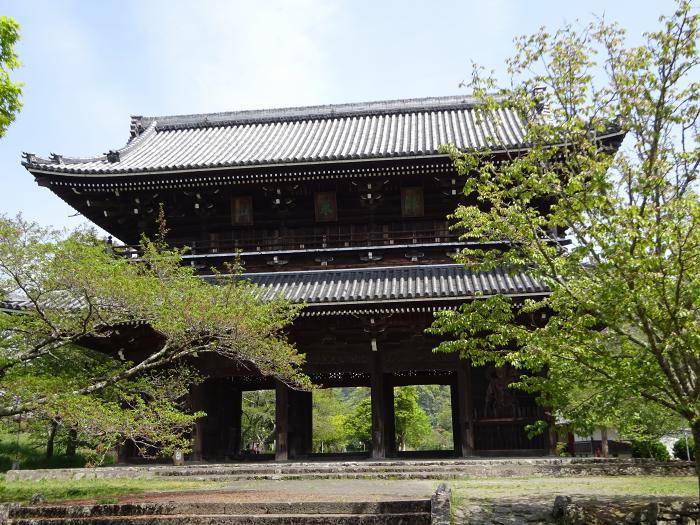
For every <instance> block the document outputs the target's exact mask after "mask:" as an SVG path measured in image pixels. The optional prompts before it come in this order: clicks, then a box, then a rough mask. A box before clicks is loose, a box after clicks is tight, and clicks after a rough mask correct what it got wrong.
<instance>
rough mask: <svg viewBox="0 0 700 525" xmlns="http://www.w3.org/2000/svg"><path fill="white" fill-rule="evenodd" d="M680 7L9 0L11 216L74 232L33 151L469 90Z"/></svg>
mask: <svg viewBox="0 0 700 525" xmlns="http://www.w3.org/2000/svg"><path fill="white" fill-rule="evenodd" d="M673 5H674V4H673V2H672V1H670V0H657V1H651V0H646V1H644V0H636V1H634V0H612V1H611V0H608V1H599V0H595V1H578V2H577V1H569V0H559V1H551V0H543V1H536V0H529V1H526V0H519V1H518V0H489V1H483V0H482V1H479V2H475V1H471V0H469V1H453V2H446V1H445V2H443V1H432V2H428V1H423V2H417V1H410V0H400V1H393V0H392V1H382V0H374V1H365V0H345V1H336V0H284V1H282V0H279V1H265V0H258V1H236V0H227V1H225V0H220V1H219V0H197V1H195V0H167V1H158V0H134V1H129V0H122V1H117V0H99V1H96V0H80V1H78V0H75V1H69V0H65V1H64V0H14V1H13V0H2V2H0V14H4V15H9V16H12V17H14V18H15V19H17V21H18V22H19V23H20V25H21V33H22V41H21V42H20V44H19V46H18V52H19V54H20V58H21V60H22V62H23V64H24V65H23V67H22V69H20V70H18V71H17V73H16V75H15V77H16V78H17V79H18V80H21V81H22V82H24V83H25V88H24V108H23V110H22V112H21V113H20V114H19V116H18V118H17V121H16V122H15V123H14V124H13V125H12V126H11V127H10V129H9V131H8V134H7V135H6V137H5V138H3V139H2V140H0V180H1V183H2V184H1V186H0V187H1V188H2V190H1V191H0V212H3V213H7V214H10V215H15V214H17V213H18V212H21V213H22V214H23V215H24V216H25V217H27V218H31V219H34V220H37V221H39V222H40V223H42V224H45V225H54V226H57V227H71V226H77V225H78V224H80V223H81V222H82V221H83V219H82V218H81V217H79V216H78V217H70V216H71V215H73V214H74V213H75V212H74V210H72V208H70V207H69V206H67V205H66V204H64V203H63V202H62V201H61V200H60V199H58V197H56V196H54V195H53V194H52V193H51V192H50V191H49V190H48V189H46V188H40V187H38V186H37V185H36V184H35V183H34V180H33V178H32V177H31V175H29V173H28V172H26V171H25V170H24V168H23V167H22V166H21V165H20V161H21V152H22V151H29V152H33V153H37V154H39V155H42V156H46V155H48V154H49V153H50V152H56V153H61V154H63V155H66V156H90V155H94V154H99V153H103V152H105V151H107V150H109V149H115V148H117V147H121V146H122V145H123V144H124V143H125V142H126V140H127V138H128V133H129V117H130V115H165V114H181V113H200V112H215V111H228V110H239V109H256V108H273V107H286V106H299V105H315V104H332V103H342V102H359V101H368V100H382V99H394V98H408V97H423V96H438V95H452V94H458V93H460V92H462V91H463V90H460V88H459V87H458V84H459V82H460V81H461V80H463V79H465V78H466V77H467V76H468V74H469V72H470V68H471V61H474V62H477V63H480V64H483V65H485V66H486V67H488V68H490V69H494V70H496V72H501V71H502V65H503V61H504V59H505V58H506V57H508V56H509V55H510V54H511V52H512V49H513V46H512V40H513V37H515V36H517V35H521V34H527V33H532V32H534V31H536V30H537V28H538V27H540V26H541V25H546V26H548V27H552V28H554V27H558V26H561V25H562V24H564V23H565V22H573V21H575V20H577V19H578V20H582V21H588V20H590V19H591V18H592V16H593V15H594V14H595V15H600V14H605V17H606V18H607V19H609V20H616V21H618V22H620V23H621V24H622V25H623V26H624V27H625V28H627V30H628V32H629V35H630V39H631V41H633V42H635V43H639V41H640V40H641V34H642V32H643V31H646V30H649V29H655V28H656V25H657V24H656V20H657V18H658V16H659V14H661V13H662V12H666V13H670V12H671V11H672V9H673Z"/></svg>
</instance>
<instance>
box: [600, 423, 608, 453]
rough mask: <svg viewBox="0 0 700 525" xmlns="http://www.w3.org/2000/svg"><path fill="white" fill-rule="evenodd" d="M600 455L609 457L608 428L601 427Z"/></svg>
mask: <svg viewBox="0 0 700 525" xmlns="http://www.w3.org/2000/svg"><path fill="white" fill-rule="evenodd" d="M600 454H601V456H603V457H604V458H607V457H608V427H600Z"/></svg>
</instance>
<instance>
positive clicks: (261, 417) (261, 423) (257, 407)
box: [241, 390, 275, 452]
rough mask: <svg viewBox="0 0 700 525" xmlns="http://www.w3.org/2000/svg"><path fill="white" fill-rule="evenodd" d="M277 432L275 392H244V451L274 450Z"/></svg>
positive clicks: (242, 443) (242, 442)
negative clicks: (275, 432)
mask: <svg viewBox="0 0 700 525" xmlns="http://www.w3.org/2000/svg"><path fill="white" fill-rule="evenodd" d="M274 430H275V391H274V390H255V391H251V392H243V402H242V411H241V446H242V448H243V450H244V451H245V450H254V451H256V452H268V451H271V450H272V444H273V443H274V439H275V436H274Z"/></svg>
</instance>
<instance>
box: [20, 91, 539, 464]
mask: <svg viewBox="0 0 700 525" xmlns="http://www.w3.org/2000/svg"><path fill="white" fill-rule="evenodd" d="M524 125H525V124H524V122H523V121H522V120H521V119H520V118H519V117H518V116H517V115H516V114H515V113H513V112H509V111H506V110H501V111H499V113H498V114H497V115H495V116H493V118H488V119H486V118H483V115H481V114H480V111H479V106H478V104H477V103H476V101H475V100H473V99H470V98H468V97H465V96H451V97H436V98H425V99H410V100H395V101H385V102H372V103H359V104H340V105H329V106H315V107H302V108H289V109H278V110H261V111H239V112H229V113H215V114H201V115H182V116H168V117H141V116H137V117H132V120H131V130H130V138H129V140H128V143H127V144H126V146H125V147H123V148H121V149H115V150H111V151H109V152H108V153H106V154H104V155H101V156H97V157H94V158H80V159H78V158H69V157H64V156H61V155H52V156H51V157H50V158H48V159H44V158H39V157H37V156H35V155H32V154H25V159H24V165H25V167H26V168H27V170H29V172H31V174H32V175H33V176H34V177H35V179H36V181H37V183H38V184H39V185H41V186H45V187H47V188H49V189H50V190H51V191H53V192H54V193H55V194H56V195H57V196H59V197H60V198H61V199H63V200H64V201H66V202H67V203H68V204H70V205H71V206H72V207H73V208H75V209H76V210H77V211H79V212H80V213H81V214H82V215H84V216H85V217H86V218H87V219H89V220H91V221H92V222H94V223H95V224H97V225H98V226H100V227H101V228H103V229H104V230H106V231H107V232H109V233H110V234H111V235H113V236H114V237H116V238H117V239H119V240H121V241H122V242H123V243H124V244H125V245H126V246H124V247H122V248H120V249H121V250H123V251H124V252H125V253H127V254H128V252H129V250H130V248H129V246H130V245H136V244H137V243H138V241H139V238H140V235H141V234H142V233H146V234H153V233H154V232H155V229H156V227H157V226H156V217H157V215H158V212H159V209H160V208H161V206H162V208H163V210H164V213H165V217H166V221H167V225H168V228H169V232H168V238H167V240H168V241H169V242H170V243H171V244H172V245H174V246H183V245H186V246H189V247H191V251H190V252H189V253H188V254H187V255H185V256H184V257H185V260H186V261H187V263H188V264H191V265H192V266H193V267H194V268H196V269H197V271H198V272H199V273H200V274H201V275H202V277H203V278H207V276H208V275H211V274H212V271H213V270H212V269H217V270H221V271H226V267H227V263H231V262H232V261H234V260H240V263H241V264H242V266H243V268H244V271H245V272H244V276H245V277H246V278H247V279H250V280H251V281H253V282H254V283H256V284H258V285H259V286H260V287H262V288H263V289H264V293H265V294H267V295H268V296H273V295H280V294H281V295H282V296H284V297H286V298H288V299H289V300H291V301H295V302H300V303H303V304H304V305H305V307H304V308H303V310H302V311H301V313H300V315H299V316H298V318H297V319H296V320H295V321H294V323H293V326H291V328H290V333H289V337H290V339H291V340H292V341H294V342H295V344H296V345H297V347H298V349H299V351H300V352H302V353H304V354H306V357H307V362H306V365H305V371H306V372H307V373H308V374H309V376H310V377H311V378H312V380H313V381H314V383H316V384H318V385H322V386H323V387H350V386H364V387H369V388H370V390H371V406H372V447H371V451H370V452H368V455H371V457H374V458H383V457H391V456H396V455H399V454H400V452H399V451H397V447H396V439H395V430H394V401H393V399H394V387H397V386H402V385H419V384H441V385H449V387H450V389H451V406H452V421H453V436H454V450H453V453H454V455H455V456H472V455H514V454H527V455H537V454H546V453H547V452H548V451H549V450H550V447H551V445H552V444H551V443H550V442H549V438H548V436H547V435H541V436H537V437H534V438H529V437H528V435H527V432H526V430H525V426H526V425H528V424H531V423H533V422H534V421H536V420H538V419H541V418H542V417H543V416H544V412H543V409H542V408H541V407H539V406H538V405H537V404H536V402H535V400H534V398H533V397H532V396H530V395H527V394H525V393H522V392H518V391H515V390H512V389H510V388H508V384H509V383H510V382H511V381H512V380H513V373H512V371H509V370H507V369H494V368H492V367H478V368H477V367H472V366H470V364H469V363H467V362H465V361H463V360H460V359H459V358H458V356H457V355H454V354H438V353H434V352H433V349H434V348H435V347H436V346H437V344H438V343H439V340H438V339H437V338H436V337H434V336H430V335H427V334H426V333H425V329H426V328H427V327H428V326H430V324H431V322H432V320H433V315H434V312H436V311H439V310H442V309H454V308H458V307H459V305H460V304H462V303H464V302H465V301H472V300H479V298H484V297H488V296H492V295H495V294H505V295H508V296H512V297H515V298H522V299H525V298H534V299H537V298H541V297H543V296H545V295H546V294H547V293H548V290H547V288H546V287H544V286H543V285H541V284H540V283H538V282H536V281H533V280H532V279H530V278H529V277H528V276H527V275H525V274H522V273H515V274H514V273H510V272H507V271H505V270H493V271H491V272H488V273H474V272H472V271H470V270H469V269H468V268H465V267H464V266H462V265H460V264H456V263H455V262H454V260H453V258H452V256H453V255H454V253H455V252H456V251H458V250H460V248H462V247H464V246H467V245H472V246H473V245H479V243H480V241H479V239H463V238H461V237H460V232H459V231H458V230H454V229H451V228H450V221H449V219H448V218H447V217H448V215H449V214H450V213H452V212H453V211H454V209H455V208H456V207H457V205H458V204H460V203H462V204H466V205H469V204H474V205H475V204H476V201H474V202H469V199H470V198H469V197H465V195H464V194H463V191H462V188H463V185H464V182H463V181H461V180H460V178H459V177H458V176H457V174H456V172H455V170H454V168H453V166H452V164H451V162H450V160H449V159H448V158H447V156H445V155H443V154H441V153H440V152H439V147H440V145H442V144H447V143H450V144H453V145H455V146H457V147H458V148H461V149H464V150H469V149H484V148H491V149H492V150H493V155H494V156H495V157H496V158H498V157H499V156H505V155H507V154H513V152H517V151H522V150H523V149H525V148H526V147H527V145H526V144H524V143H523V136H524ZM141 350H142V351H143V350H144V349H143V348H142V349H141ZM198 366H199V367H200V369H201V370H202V372H203V373H204V374H205V375H206V377H207V379H206V380H205V381H204V383H202V384H201V385H200V386H198V387H197V388H196V389H195V390H194V391H193V393H192V403H193V406H194V407H195V408H198V409H203V410H204V411H205V412H206V413H207V416H206V417H205V418H203V419H202V420H201V421H200V422H199V423H198V425H197V429H196V435H195V441H194V452H193V457H195V458H196V459H199V458H204V459H222V458H229V459H233V458H237V457H240V453H241V450H240V448H241V446H240V445H241V443H240V429H241V393H242V392H243V391H246V390H260V389H274V390H275V392H276V428H275V433H276V439H275V442H276V453H275V457H276V458H277V459H278V460H285V459H297V458H307V457H309V456H310V454H311V439H312V394H311V393H309V392H299V391H295V390H291V389H289V388H288V387H286V386H285V385H283V384H281V383H279V382H276V381H275V380H274V379H273V378H268V377H262V376H260V375H256V374H255V373H254V372H251V371H250V370H245V369H242V368H240V367H239V366H237V365H236V363H228V362H221V361H218V360H213V359H212V360H207V359H202V362H201V363H199V364H198Z"/></svg>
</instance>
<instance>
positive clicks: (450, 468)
mask: <svg viewBox="0 0 700 525" xmlns="http://www.w3.org/2000/svg"><path fill="white" fill-rule="evenodd" d="M694 468H695V467H694V464H693V463H692V462H686V461H669V462H662V461H653V460H646V459H602V458H553V457H552V458H542V457H540V458H508V459H449V460H410V461H409V460H382V461H336V462H266V463H211V464H204V463H200V464H188V465H184V466H172V465H140V466H110V467H97V468H79V469H43V470H11V471H9V472H7V474H6V476H5V479H6V480H8V481H14V480H41V479H109V478H115V479H118V478H145V479H148V478H169V479H196V480H212V481H239V480H265V479H269V480H282V479H459V478H489V477H527V476H625V475H627V476H629V475H655V476H693V475H695V470H694Z"/></svg>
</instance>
